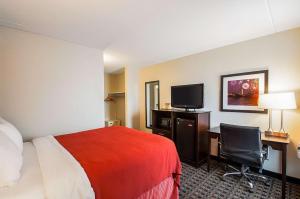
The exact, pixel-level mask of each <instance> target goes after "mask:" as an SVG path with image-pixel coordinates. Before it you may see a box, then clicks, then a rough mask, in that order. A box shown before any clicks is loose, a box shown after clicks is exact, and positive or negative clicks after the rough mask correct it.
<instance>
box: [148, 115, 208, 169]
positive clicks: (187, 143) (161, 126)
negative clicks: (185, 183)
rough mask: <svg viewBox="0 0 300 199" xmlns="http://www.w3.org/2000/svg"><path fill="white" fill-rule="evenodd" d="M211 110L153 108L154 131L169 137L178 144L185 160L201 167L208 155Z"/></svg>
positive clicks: (181, 156)
mask: <svg viewBox="0 0 300 199" xmlns="http://www.w3.org/2000/svg"><path fill="white" fill-rule="evenodd" d="M209 128H210V112H203V111H196V110H194V111H190V110H185V111H183V110H153V111H152V132H153V133H154V134H158V135H161V136H164V137H167V138H169V139H171V140H173V142H174V143H175V145H176V148H177V151H178V154H179V156H180V159H181V160H182V161H183V162H186V163H188V164H191V165H192V166H196V167H199V166H200V165H201V163H202V162H205V160H206V158H207V155H208V129H209Z"/></svg>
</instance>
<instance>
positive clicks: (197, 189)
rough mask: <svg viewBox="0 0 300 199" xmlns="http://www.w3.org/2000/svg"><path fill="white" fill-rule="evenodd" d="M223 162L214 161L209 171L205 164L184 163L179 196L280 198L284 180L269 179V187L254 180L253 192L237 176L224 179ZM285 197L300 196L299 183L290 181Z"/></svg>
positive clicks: (242, 179) (184, 197) (189, 197)
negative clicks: (198, 166) (222, 178)
mask: <svg viewBox="0 0 300 199" xmlns="http://www.w3.org/2000/svg"><path fill="white" fill-rule="evenodd" d="M223 168H224V167H223V165H222V164H218V163H217V162H213V163H212V164H211V170H210V172H209V173H208V172H207V170H206V164H204V165H202V166H201V167H200V168H198V169H196V168H194V167H192V166H189V165H187V164H184V163H183V164H182V176H181V183H180V184H181V187H180V192H179V196H180V199H192V198H251V199H252V198H253V199H256V198H281V181H280V180H278V179H275V178H270V186H267V185H265V184H264V183H263V182H261V181H259V180H258V181H255V183H254V186H255V187H254V192H253V193H250V192H249V191H248V190H249V189H248V187H247V181H246V180H245V179H244V178H239V177H238V176H228V177H226V180H225V181H222V180H221V178H220V176H222V175H223V174H224V169H223ZM286 198H287V199H289V198H299V199H300V185H296V184H291V183H287V195H286Z"/></svg>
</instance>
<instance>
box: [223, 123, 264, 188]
mask: <svg viewBox="0 0 300 199" xmlns="http://www.w3.org/2000/svg"><path fill="white" fill-rule="evenodd" d="M220 130H221V143H220V147H221V148H220V149H221V150H220V155H221V158H224V159H225V160H227V161H230V162H235V163H238V164H241V165H242V166H241V168H240V169H237V168H235V167H233V166H231V165H228V164H226V170H227V167H229V168H231V169H233V170H234V171H235V172H230V173H227V172H226V173H225V174H224V175H223V176H222V179H223V180H225V177H226V176H229V175H239V176H241V177H245V178H246V179H247V181H248V184H249V187H250V189H249V191H250V192H253V187H254V186H253V182H252V179H251V177H256V178H260V179H263V180H264V182H265V184H267V185H268V184H269V181H268V179H267V178H266V177H264V176H262V175H261V173H262V168H263V163H264V160H266V159H267V158H268V147H263V146H262V142H261V132H260V130H259V128H258V127H247V126H237V125H230V124H220ZM249 167H255V168H258V169H259V173H260V175H259V174H254V173H249V171H250V168H249Z"/></svg>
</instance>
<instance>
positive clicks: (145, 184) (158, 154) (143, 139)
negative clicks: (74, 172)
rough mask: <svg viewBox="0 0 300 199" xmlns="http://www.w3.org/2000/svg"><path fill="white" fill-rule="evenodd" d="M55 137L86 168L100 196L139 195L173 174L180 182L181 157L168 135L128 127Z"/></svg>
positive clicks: (126, 196)
mask: <svg viewBox="0 0 300 199" xmlns="http://www.w3.org/2000/svg"><path fill="white" fill-rule="evenodd" d="M55 138H56V139H57V140H58V142H59V143H60V144H61V145H63V146H64V147H65V149H67V150H68V151H69V152H70V153H71V154H72V155H73V156H74V158H75V159H76V160H77V161H78V162H79V163H80V164H81V166H82V167H83V168H84V170H85V172H86V174H87V176H88V178H89V180H90V182H91V185H92V187H93V189H94V191H95V194H96V198H97V199H99V198H101V199H103V198H104V199H106V198H109V199H114V198H124V199H126V198H130V199H131V198H137V197H138V196H140V195H141V194H142V193H144V192H146V191H148V190H150V189H151V188H152V187H154V186H156V185H158V184H159V183H160V182H161V181H163V180H164V179H166V178H167V177H170V176H173V177H174V180H175V181H176V183H174V184H176V185H178V184H179V175H180V174H181V164H180V160H179V158H178V154H177V151H176V148H175V145H174V143H173V142H172V141H171V140H169V139H167V138H164V137H161V136H158V135H153V134H149V133H144V132H141V131H138V130H134V129H129V128H126V127H109V128H100V129H95V130H89V131H83V132H79V133H73V134H67V135H61V136H56V137H55ZM174 190H175V189H174Z"/></svg>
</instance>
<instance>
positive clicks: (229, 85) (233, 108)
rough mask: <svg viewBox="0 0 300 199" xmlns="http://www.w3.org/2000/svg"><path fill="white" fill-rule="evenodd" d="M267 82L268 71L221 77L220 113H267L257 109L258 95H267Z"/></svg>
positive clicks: (265, 110)
mask: <svg viewBox="0 0 300 199" xmlns="http://www.w3.org/2000/svg"><path fill="white" fill-rule="evenodd" d="M268 82H269V71H268V70H260V71H252V72H245V73H236V74H229V75H222V76H221V102H220V111H223V112H241V113H264V114H266V113H268V110H267V109H260V108H259V107H258V99H259V95H260V94H263V93H268Z"/></svg>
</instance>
